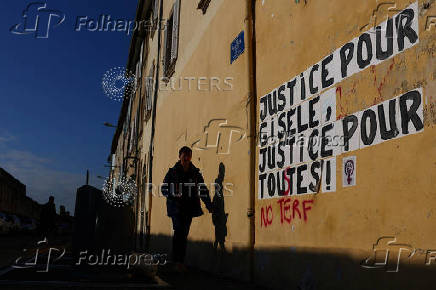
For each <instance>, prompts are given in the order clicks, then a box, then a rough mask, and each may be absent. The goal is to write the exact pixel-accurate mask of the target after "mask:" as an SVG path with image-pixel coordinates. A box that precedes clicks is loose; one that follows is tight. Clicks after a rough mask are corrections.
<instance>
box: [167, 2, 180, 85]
mask: <svg viewBox="0 0 436 290" xmlns="http://www.w3.org/2000/svg"><path fill="white" fill-rule="evenodd" d="M179 16H180V0H176V2H175V3H174V5H173V8H172V10H171V13H170V17H169V18H168V21H167V23H166V27H165V32H164V33H165V38H164V47H163V49H164V57H163V62H164V75H165V76H166V77H171V75H172V74H173V73H174V69H175V66H176V60H177V55H178V50H179V18H180V17H179Z"/></svg>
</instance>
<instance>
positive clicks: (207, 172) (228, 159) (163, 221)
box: [151, 0, 250, 271]
mask: <svg viewBox="0 0 436 290" xmlns="http://www.w3.org/2000/svg"><path fill="white" fill-rule="evenodd" d="M197 4H198V3H196V1H182V4H181V12H180V33H179V37H180V39H179V54H178V59H177V63H176V67H175V73H174V75H173V76H172V78H173V79H174V85H173V86H174V88H175V90H174V89H171V84H170V83H169V84H168V85H165V84H164V83H162V82H161V83H160V90H159V95H158V100H157V114H156V135H155V140H154V161H153V183H155V184H158V183H161V182H162V181H163V179H164V176H165V174H166V172H167V170H168V169H169V167H172V166H174V164H175V163H176V161H177V160H178V150H179V149H180V147H182V146H184V145H188V146H191V147H192V148H193V157H192V162H193V164H194V165H195V166H197V167H199V168H200V170H201V172H202V174H203V176H204V179H205V183H206V184H208V188H209V190H210V194H211V198H213V196H214V189H213V186H211V185H210V184H211V183H214V182H215V179H216V178H217V177H218V172H219V166H220V163H223V164H224V168H225V175H224V181H223V183H224V184H226V186H227V188H229V189H230V190H231V191H230V190H228V191H224V196H225V197H224V203H225V212H226V213H228V214H229V215H228V221H227V237H226V244H225V245H226V248H227V250H228V251H230V252H232V251H233V250H234V249H235V248H240V247H242V248H247V247H248V242H249V233H250V227H249V219H248V218H247V209H248V208H249V194H250V192H249V183H248V180H249V176H250V152H249V150H250V147H249V141H248V139H247V138H245V137H244V136H245V134H246V133H247V132H246V131H247V129H246V128H247V126H248V124H247V122H248V118H249V111H248V106H247V99H248V89H249V84H248V73H247V55H246V54H243V55H241V56H240V57H239V58H238V59H237V60H236V61H235V62H234V63H233V64H230V43H231V42H232V40H233V39H234V38H235V37H236V36H237V35H238V34H239V33H240V32H241V31H242V30H244V27H245V23H244V21H243V20H244V16H245V6H246V4H245V1H227V0H226V1H224V0H217V1H211V3H210V6H209V7H208V9H207V12H206V14H205V15H203V13H202V12H201V10H198V9H197ZM171 5H172V1H164V8H163V9H164V10H163V11H164V12H163V18H167V17H168V16H167V15H168V13H169V11H170V9H171ZM162 76H163V75H162V71H160V77H162ZM190 77H194V78H195V80H193V81H192V83H191V88H189V86H188V80H186V79H184V78H190ZM200 77H205V78H207V79H206V80H204V81H201V84H200V89H198V79H199V78H200ZM180 78H182V82H181V84H182V85H181V86H180ZM212 78H217V79H218V80H219V88H220V89H217V87H213V88H209V87H208V83H209V81H210V80H211V79H212ZM226 78H228V79H227V80H226ZM225 81H226V82H227V83H224V82H225ZM220 124H221V125H220ZM208 126H209V127H208ZM226 126H230V127H231V128H228V127H226ZM232 130H233V131H234V132H233V133H231V131H232ZM206 132H207V134H208V136H209V139H208V141H207V142H206V139H205V137H206V135H205V134H206ZM219 134H221V137H220V141H219V143H218V147H219V148H217V147H216V146H214V145H216V138H217V137H218V135H219ZM230 134H233V135H232V137H231V139H230ZM239 139H241V140H239ZM197 141H199V142H198V143H196V142H197ZM229 142H230V143H231V144H230V146H229ZM195 143H196V144H195ZM226 148H227V149H228V150H227V149H226ZM165 202H166V200H165V198H164V197H161V196H155V197H153V201H152V217H151V223H152V224H151V232H152V235H158V236H159V235H160V236H165V237H167V238H171V236H172V225H171V220H170V218H169V217H167V216H166V203H165ZM202 207H203V211H204V212H205V214H204V215H203V216H202V217H199V218H195V219H194V220H193V223H192V226H191V231H190V235H189V238H190V241H191V243H190V245H189V246H188V259H190V261H191V263H194V264H195V263H197V264H199V265H201V267H203V268H208V267H210V266H213V265H212V264H211V263H210V257H211V252H210V250H211V246H208V248H207V250H206V251H203V252H199V251H195V250H193V248H192V247H193V246H192V245H195V244H196V243H198V244H201V245H203V244H204V243H209V245H211V243H212V242H213V241H214V240H215V232H214V226H213V224H212V217H211V214H209V213H208V212H207V210H206V209H205V207H204V204H202ZM190 249H191V250H190ZM167 250H168V251H170V248H167ZM208 251H209V252H208ZM200 253H201V255H200ZM246 265H247V264H246V263H245V265H244V266H243V265H241V267H240V268H243V269H245V271H248V267H246Z"/></svg>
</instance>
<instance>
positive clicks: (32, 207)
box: [0, 168, 41, 220]
mask: <svg viewBox="0 0 436 290" xmlns="http://www.w3.org/2000/svg"><path fill="white" fill-rule="evenodd" d="M0 211H2V212H6V213H10V214H16V215H20V216H25V217H30V218H34V219H37V220H39V214H40V211H41V205H40V204H39V203H37V202H36V201H34V200H32V199H31V198H30V197H28V196H26V185H24V184H22V183H21V182H20V181H19V180H18V179H16V178H14V177H13V176H12V175H11V174H9V173H8V172H7V171H6V170H4V169H3V168H0Z"/></svg>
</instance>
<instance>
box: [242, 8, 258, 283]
mask: <svg viewBox="0 0 436 290" xmlns="http://www.w3.org/2000/svg"><path fill="white" fill-rule="evenodd" d="M246 4H247V7H246V12H247V16H246V18H245V24H246V31H247V33H246V35H247V54H248V62H247V63H248V64H247V66H248V67H247V72H248V79H249V96H248V100H247V104H246V105H247V106H248V110H249V116H250V119H249V122H248V127H249V128H247V129H249V132H250V133H249V134H250V135H249V138H250V207H249V208H248V210H247V216H248V217H249V219H250V236H249V246H250V248H249V251H250V253H249V265H250V266H249V267H250V269H249V279H250V281H252V282H253V281H254V266H255V265H254V263H255V261H254V244H255V211H254V209H255V199H256V192H255V189H256V187H255V184H256V182H257V179H256V167H257V166H256V145H257V144H256V140H257V138H256V116H257V114H256V105H257V85H256V21H255V20H256V18H255V16H256V14H255V12H256V0H247V1H246Z"/></svg>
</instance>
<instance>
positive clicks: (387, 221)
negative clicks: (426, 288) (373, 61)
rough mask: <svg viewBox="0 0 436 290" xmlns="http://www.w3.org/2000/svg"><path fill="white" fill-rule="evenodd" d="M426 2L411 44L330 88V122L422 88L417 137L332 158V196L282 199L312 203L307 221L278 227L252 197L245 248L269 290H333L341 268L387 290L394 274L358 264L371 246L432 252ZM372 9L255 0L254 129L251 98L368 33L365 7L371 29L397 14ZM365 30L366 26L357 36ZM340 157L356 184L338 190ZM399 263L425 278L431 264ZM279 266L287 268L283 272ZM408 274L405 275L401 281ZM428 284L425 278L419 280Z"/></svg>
mask: <svg viewBox="0 0 436 290" xmlns="http://www.w3.org/2000/svg"><path fill="white" fill-rule="evenodd" d="M296 2H299V3H296ZM427 2H429V3H430V4H429V6H428V7H427V6H426V7H427V8H424V7H423V6H424V1H418V11H419V17H418V21H419V35H418V36H419V43H417V44H416V45H414V46H413V47H411V48H409V49H407V50H405V51H403V52H400V53H399V54H397V55H395V56H394V57H392V58H390V59H387V60H385V61H384V62H382V63H380V64H377V65H375V66H370V67H368V68H366V69H365V70H363V71H361V72H358V73H356V74H354V75H352V76H350V77H348V78H347V79H345V80H343V81H341V82H339V83H337V84H335V85H334V87H336V88H340V89H339V90H337V91H336V117H337V118H338V119H340V118H343V117H344V116H346V115H349V114H351V113H354V112H357V111H362V110H365V109H367V108H369V107H371V106H373V105H375V104H379V103H381V102H382V101H385V100H389V99H392V98H394V97H396V96H399V95H402V94H404V93H406V92H408V91H411V90H414V89H416V88H423V102H424V130H423V132H420V133H418V134H414V135H410V136H404V137H402V138H399V139H394V140H389V141H386V142H384V143H381V144H378V145H374V146H371V147H367V148H364V149H360V150H356V151H352V152H348V153H344V154H342V155H338V156H336V192H329V193H321V192H320V193H317V194H305V195H301V196H296V195H292V196H291V200H292V202H293V201H294V200H295V199H297V200H299V203H300V210H301V203H302V201H303V200H313V203H311V204H310V206H311V209H310V210H309V211H308V212H307V221H304V219H299V218H296V219H292V221H291V222H290V223H287V222H284V223H283V224H282V223H281V220H280V216H281V213H280V204H279V203H278V200H279V199H278V198H272V199H263V200H260V199H256V246H255V247H256V251H257V252H258V253H259V254H257V259H256V272H257V273H258V274H259V277H261V278H260V279H261V280H262V281H263V282H265V283H267V281H270V280H272V279H271V277H275V278H276V281H275V282H273V281H271V283H272V284H274V285H276V286H277V285H280V283H285V281H288V282H289V281H292V282H290V283H291V284H287V285H294V286H295V287H296V286H297V285H301V283H303V284H304V283H306V282H307V281H309V282H308V283H315V284H318V287H320V285H323V286H324V287H322V286H321V287H320V289H330V288H329V287H330V286H331V285H330V286H328V285H327V284H328V283H327V282H326V281H327V280H328V278H326V277H325V276H328V275H331V277H330V278H331V280H333V281H336V282H337V284H336V285H337V287H339V286H338V285H342V284H341V283H342V282H343V281H344V277H343V276H344V275H345V274H344V273H346V272H347V271H349V273H348V274H349V275H351V274H350V272H352V271H354V272H353V273H354V274H352V275H355V276H353V277H354V278H355V279H356V281H361V280H364V281H366V282H365V283H372V279H376V278H377V279H379V278H380V279H382V280H383V279H384V282H385V283H386V284H374V285H372V286H371V287H373V288H371V289H376V288H378V287H387V288H384V289H389V287H388V286H387V285H390V284H389V283H390V282H389V281H390V280H389V279H391V278H392V280H395V279H401V278H400V277H401V269H400V273H398V275H397V276H394V275H391V276H386V275H389V274H392V273H387V274H386V272H384V271H383V270H381V272H380V271H378V272H377V273H375V272H371V271H372V270H374V269H363V268H362V267H360V265H359V263H360V261H362V260H363V259H365V258H367V257H369V256H371V255H372V254H373V244H376V242H377V239H379V238H381V237H383V236H393V237H395V238H396V239H397V243H404V244H408V245H411V246H412V247H414V248H416V249H425V250H427V249H434V248H436V244H435V242H434V240H435V237H436V236H435V232H434V230H433V228H434V225H435V222H436V215H435V212H436V189H435V186H434V185H435V182H434V180H435V178H436V128H435V124H436V122H435V102H436V100H435V94H436V90H435V88H436V87H435V86H436V82H435V77H436V70H435V67H436V66H435V63H434V54H435V45H436V42H435V35H436V34H435V28H434V27H433V28H430V29H426V22H427V21H428V17H429V16H432V15H435V13H436V8H435V4H434V1H425V3H427ZM380 3H381V2H380V1H379V2H377V1H375V0H374V1H349V0H333V1H328V2H325V3H324V2H319V1H311V0H308V1H286V0H274V1H271V0H263V1H256V32H257V34H256V45H257V58H256V60H257V88H258V91H257V95H258V98H259V99H258V112H257V116H258V117H257V120H258V124H257V128H259V106H260V103H259V100H260V97H262V96H264V95H265V94H268V93H269V92H271V91H272V90H273V89H274V88H276V87H278V86H280V85H281V84H283V83H284V82H286V81H289V80H290V79H291V78H293V77H294V76H298V75H299V74H300V73H301V72H303V71H305V70H306V69H307V68H310V67H311V66H312V65H313V64H315V63H317V62H318V61H320V60H322V59H323V58H324V57H326V56H327V55H329V54H330V53H332V52H333V51H334V50H336V49H338V48H340V47H342V45H344V44H345V43H347V42H349V41H351V40H352V39H353V38H355V37H358V36H359V35H361V34H362V33H363V32H364V31H366V30H368V29H370V28H371V27H372V26H374V22H371V21H373V20H372V18H371V16H372V14H373V11H374V10H376V12H375V14H376V15H377V18H376V19H377V20H375V21H376V24H377V25H378V24H379V23H380V22H382V21H384V20H385V19H386V15H389V16H390V17H392V15H394V14H396V13H398V11H397V12H395V11H388V8H389V7H392V6H394V4H390V5H387V6H380V7H379V10H378V11H377V5H379V4H380ZM412 3H414V1H400V0H398V1H395V4H396V8H395V9H398V10H402V9H405V8H406V7H407V6H409V5H410V4H412ZM368 23H369V26H367V27H366V28H364V29H363V30H361V28H362V27H365V25H367V24H368ZM427 25H428V23H427ZM258 151H259V150H258ZM258 153H259V152H258ZM257 156H258V155H257ZM345 156H356V168H355V170H356V185H355V186H352V187H346V188H345V187H343V186H342V170H343V168H342V158H343V157H345ZM258 162H259V159H257V163H258ZM256 195H257V190H256ZM270 205H271V209H272V213H269V214H270V217H271V216H273V218H272V223H271V224H270V225H268V226H266V227H265V226H263V225H262V224H261V211H262V208H264V211H265V210H266V208H267V207H268V206H270ZM291 209H292V204H291ZM274 251H276V252H275V254H274ZM277 253H280V255H277ZM323 256H324V257H323ZM324 258H325V259H324ZM403 258H404V257H403ZM403 258H402V261H403ZM281 259H288V260H286V261H285V262H284V264H281V263H280V262H278V261H280V260H281ZM290 259H292V261H290ZM335 259H337V260H340V259H350V260H351V262H350V263H349V264H348V267H346V266H344V264H340V265H339V263H338V264H335V262H333V261H334V260H335ZM326 260H328V261H329V262H325V261H326ZM403 262H404V261H403ZM404 263H405V264H407V265H415V266H416V267H419V269H422V270H423V271H433V272H434V271H435V267H436V266H435V265H434V264H433V265H432V266H425V265H424V264H425V254H422V253H415V254H414V256H413V257H412V258H411V259H409V260H407V259H406V260H405V262H404ZM289 265H292V266H291V268H292V270H291V269H289V268H286V267H287V266H289ZM401 265H403V264H401ZM401 265H400V267H401ZM431 267H433V268H431ZM323 271H324V273H323ZM403 271H406V270H404V269H403ZM278 272H282V273H280V274H278ZM308 273H309V274H308ZM327 273H328V274H327ZM338 273H339V274H338ZM380 273H382V274H380ZM405 273H406V274H407V275H408V274H410V272H405ZM323 275H324V276H323ZM321 277H323V278H321ZM337 277H339V278H337ZM402 277H403V278H404V279H405V280H406V279H407V278H405V276H404V275H403V276H402ZM414 277H415V276H413V275H410V276H409V281H408V282H411V281H412V280H413V279H415V278H414ZM430 277H431V276H430V275H429V276H425V279H428V278H430ZM348 278H349V279H350V276H349V277H348ZM305 279H306V280H305ZM323 279H324V280H323ZM335 279H336V280H335ZM277 280H279V281H277ZM323 281H324V282H323ZM401 281H402V280H401ZM428 281H429V280H428ZM416 282H417V283H422V282H427V281H422V279H421V280H419V281H416ZM365 283H364V284H362V285H355V289H357V288H359V287H367V286H368V285H367V284H365ZM333 285H334V284H333ZM383 285H384V286H383ZM411 285H413V284H411ZM331 287H333V286H331ZM404 287H406V286H405V285H404ZM308 289H309V288H308ZM332 289H339V288H335V287H333V288H332ZM349 289H351V288H349ZM397 289H399V288H397ZM404 289H412V288H407V287H406V288H404ZM416 289H418V288H416Z"/></svg>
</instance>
